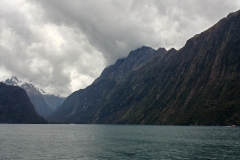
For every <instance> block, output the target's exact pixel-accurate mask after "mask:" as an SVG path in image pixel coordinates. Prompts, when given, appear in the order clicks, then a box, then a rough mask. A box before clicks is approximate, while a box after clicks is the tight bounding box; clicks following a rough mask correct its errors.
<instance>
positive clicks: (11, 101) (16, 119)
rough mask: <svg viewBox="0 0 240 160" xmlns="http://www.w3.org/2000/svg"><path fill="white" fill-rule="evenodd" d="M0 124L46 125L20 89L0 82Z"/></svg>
mask: <svg viewBox="0 0 240 160" xmlns="http://www.w3.org/2000/svg"><path fill="white" fill-rule="evenodd" d="M0 123H47V121H46V120H44V118H43V117H41V116H39V115H38V114H37V113H36V111H35V109H34V106H33V104H32V103H31V102H30V99H29V97H28V95H27V93H26V91H24V90H23V89H22V88H20V87H17V86H8V85H6V84H4V83H1V82H0Z"/></svg>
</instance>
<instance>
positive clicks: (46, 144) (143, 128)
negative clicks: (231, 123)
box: [0, 124, 240, 160]
mask: <svg viewBox="0 0 240 160" xmlns="http://www.w3.org/2000/svg"><path fill="white" fill-rule="evenodd" d="M239 151H240V128H239V127H201V126H199V127H194V126H152V125H76V124H45V125H30V124H0V159H32V160H33V159H119V160H120V159H121V160H122V159H240V152H239Z"/></svg>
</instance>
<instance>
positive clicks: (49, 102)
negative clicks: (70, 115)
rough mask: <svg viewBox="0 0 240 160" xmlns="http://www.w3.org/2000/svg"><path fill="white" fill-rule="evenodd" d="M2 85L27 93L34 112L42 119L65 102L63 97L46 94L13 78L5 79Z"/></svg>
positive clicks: (29, 84)
mask: <svg viewBox="0 0 240 160" xmlns="http://www.w3.org/2000/svg"><path fill="white" fill-rule="evenodd" d="M4 83H5V84H7V85H13V86H19V87H21V88H23V89H24V90H25V91H26V92H27V94H28V96H29V98H30V100H31V102H32V104H33V105H34V106H35V110H36V112H37V113H38V114H39V115H41V116H43V117H46V116H48V115H50V114H51V113H53V112H54V111H55V110H56V109H57V108H58V107H59V106H60V105H61V104H62V103H63V101H64V100H65V98H64V97H60V96H55V95H53V94H50V93H46V92H44V91H43V90H42V89H40V88H37V87H35V86H34V85H32V84H31V83H27V82H23V81H20V80H18V78H17V77H14V76H12V77H11V78H7V79H6V80H5V81H4Z"/></svg>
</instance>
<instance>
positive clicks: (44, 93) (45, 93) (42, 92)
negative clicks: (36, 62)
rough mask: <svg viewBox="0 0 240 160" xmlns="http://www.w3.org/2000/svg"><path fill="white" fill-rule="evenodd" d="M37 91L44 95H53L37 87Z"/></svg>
mask: <svg viewBox="0 0 240 160" xmlns="http://www.w3.org/2000/svg"><path fill="white" fill-rule="evenodd" d="M36 89H37V90H38V91H39V92H40V93H41V94H42V95H52V94H51V93H47V92H45V91H44V90H43V89H41V88H38V87H36Z"/></svg>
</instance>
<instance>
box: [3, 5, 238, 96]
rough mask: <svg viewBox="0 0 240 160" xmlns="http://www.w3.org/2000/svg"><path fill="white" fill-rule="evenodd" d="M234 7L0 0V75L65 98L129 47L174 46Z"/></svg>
mask: <svg viewBox="0 0 240 160" xmlns="http://www.w3.org/2000/svg"><path fill="white" fill-rule="evenodd" d="M239 7H240V3H239V2H238V1H225V0H215V1H210V0H209V1H201V0H168V1H166V0H148V1H145V0H129V1H122V0H101V1H98V0H81V1H77V0H71V1H65V0H41V1H37V0H36V1H28V0H17V1H12V2H10V1H7V0H2V1H1V2H0V10H1V11H0V63H1V64H0V75H1V73H3V72H4V73H6V74H8V75H10V74H11V75H16V76H18V77H19V78H21V79H26V80H28V81H30V82H32V83H33V84H37V85H38V86H39V87H42V88H44V89H46V90H47V91H51V92H53V93H56V94H64V95H67V94H69V93H71V92H72V91H74V90H77V89H80V88H84V87H86V86H87V85H89V84H90V83H91V82H92V81H93V80H94V79H95V78H96V77H97V76H99V74H100V72H101V71H102V70H103V68H104V67H105V66H108V65H110V64H113V63H114V62H115V61H116V60H117V59H118V58H123V57H126V56H127V54H128V53H129V52H130V51H131V50H134V49H136V48H138V47H141V46H142V45H147V46H151V47H154V48H158V47H165V48H167V49H169V48H171V47H175V48H177V49H179V48H180V47H182V46H183V45H184V44H185V42H186V40H187V39H189V38H191V37H192V36H194V35H195V34H197V33H199V32H202V31H204V30H205V29H207V28H208V27H210V26H211V25H213V24H214V23H216V22H217V21H218V20H219V19H221V18H223V17H224V16H226V15H227V14H228V13H229V12H234V11H236V10H238V9H239Z"/></svg>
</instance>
